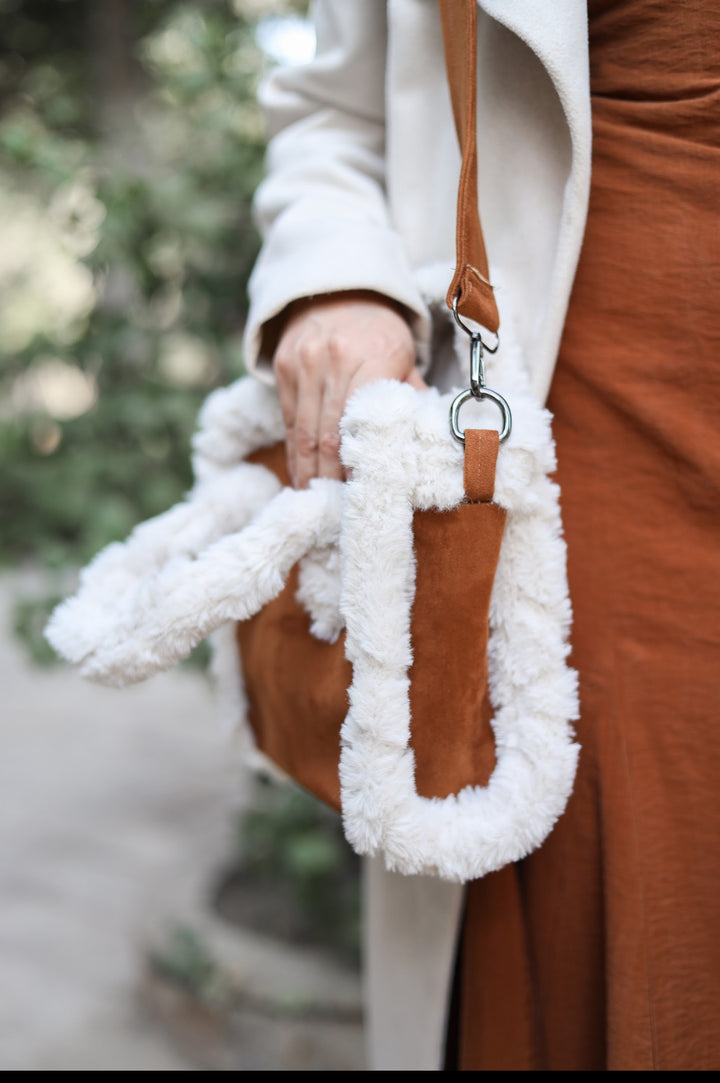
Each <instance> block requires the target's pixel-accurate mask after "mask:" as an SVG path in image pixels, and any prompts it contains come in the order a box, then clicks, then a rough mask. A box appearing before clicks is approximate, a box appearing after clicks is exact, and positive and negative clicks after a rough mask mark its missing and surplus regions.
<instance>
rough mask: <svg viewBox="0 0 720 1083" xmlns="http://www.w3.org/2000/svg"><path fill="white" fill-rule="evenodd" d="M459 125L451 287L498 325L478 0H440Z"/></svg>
mask: <svg viewBox="0 0 720 1083" xmlns="http://www.w3.org/2000/svg"><path fill="white" fill-rule="evenodd" d="M438 2H439V5H440V17H441V20H442V29H443V41H444V44H445V63H446V65H447V71H448V82H449V84H450V97H451V98H452V105H453V113H454V115H455V127H456V129H457V133H458V139H459V141H460V150H461V151H462V168H461V170H460V184H459V187H458V207H457V231H456V253H457V262H456V266H455V274H454V276H453V279H452V282H451V283H450V289H449V290H448V295H447V303H448V306H449V307H450V308H452V304H453V300H454V298H455V297H457V298H458V302H457V310H458V312H459V313H460V315H461V316H466V317H467V318H468V319H470V320H475V321H476V322H477V323H480V324H482V326H483V327H487V329H488V330H489V331H497V329H498V327H499V325H500V316H499V314H498V309H497V304H496V302H495V296H494V294H493V288H492V286H491V285H490V282H489V272H488V261H487V255H486V252H485V242H484V240H483V235H482V227H481V226H480V212H479V210H478V188H477V165H478V162H477V0H438Z"/></svg>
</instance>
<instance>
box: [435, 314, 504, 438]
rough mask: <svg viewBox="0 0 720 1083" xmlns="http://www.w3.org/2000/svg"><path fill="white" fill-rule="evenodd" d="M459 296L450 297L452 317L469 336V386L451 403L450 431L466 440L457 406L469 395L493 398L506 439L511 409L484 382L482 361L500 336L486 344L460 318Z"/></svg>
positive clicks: (483, 363) (501, 434) (501, 432)
mask: <svg viewBox="0 0 720 1083" xmlns="http://www.w3.org/2000/svg"><path fill="white" fill-rule="evenodd" d="M457 304H458V298H457V297H454V298H453V306H452V307H453V315H454V317H455V321H456V323H457V324H458V326H459V327H462V329H463V331H464V332H465V334H466V335H469V337H470V387H469V388H467V389H466V390H465V391H461V392H460V394H459V395H457V396H456V397H455V398H454V399H453V401H452V404H451V406H450V431H451V432H452V434H453V436H454V437H455V439H456V440H459V441H460V443H461V444H464V443H465V434H464V432H463V430H462V429H461V428H460V424H459V415H460V407H461V406H462V405H463V404H464V403H466V402H467V401H468V399H471V398H472V399H477V400H478V401H482V400H483V399H492V401H493V402H494V403H495V404H496V405H497V406H498V408H499V410H500V413H501V414H502V428H501V430H500V442H501V443H502V441H503V440H507V438H508V436H509V435H510V433H511V431H512V413H511V412H510V407H509V406H508V403H507V400H506V399H504V398H503V396H502V395H501V394H500V393H499V392H498V391H493V390H492V389H491V388H489V387H488V386H487V385H486V383H485V361H484V352H485V350H487V351H488V353H495V351H496V350H497V348H498V346H499V345H500V338H499V336H498V335H496V341H495V343H494V344H493V345H492V346H488V345H487V343H485V342H483V340H482V336H481V335H480V333H479V331H473V330H472V329H471V328H470V327H468V325H467V324H466V323H465V322H464V321H463V320H462V319H461V318H460V315H459V314H458V310H457Z"/></svg>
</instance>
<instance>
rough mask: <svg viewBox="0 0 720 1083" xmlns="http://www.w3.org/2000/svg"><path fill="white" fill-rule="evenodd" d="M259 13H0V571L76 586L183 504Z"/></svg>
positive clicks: (244, 229)
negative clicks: (34, 572) (62, 571)
mask: <svg viewBox="0 0 720 1083" xmlns="http://www.w3.org/2000/svg"><path fill="white" fill-rule="evenodd" d="M298 6H299V7H302V5H297V4H294V5H293V4H291V5H288V4H285V5H280V4H278V3H262V2H260V0H233V2H231V0H182V2H181V0H177V2H172V0H146V2H145V3H143V4H134V3H130V2H129V0H0V17H1V18H2V26H3V35H2V47H1V49H0V110H1V111H0V216H2V219H3V239H2V242H1V244H0V457H1V458H2V464H3V465H2V471H1V472H0V559H3V560H4V561H5V562H16V561H17V560H19V559H22V558H25V557H30V558H33V559H36V560H40V561H41V562H43V563H44V564H46V565H50V566H58V565H62V564H65V563H68V562H69V563H71V564H75V565H77V564H80V563H82V562H84V561H85V560H86V559H87V558H88V557H90V556H91V555H92V554H93V553H94V552H95V551H97V550H98V549H99V548H100V547H101V546H102V545H104V544H106V543H107V542H109V541H111V540H113V539H116V538H120V537H123V536H125V535H126V534H127V533H128V531H129V529H130V528H131V527H132V525H133V524H134V523H135V522H137V521H138V520H141V519H144V518H147V517H148V516H151V515H154V514H157V513H158V512H159V511H162V510H164V509H165V508H166V507H168V506H169V505H171V504H172V503H174V502H175V501H176V500H177V499H179V497H180V496H181V495H182V493H183V492H184V491H185V490H186V489H187V487H188V485H189V484H190V480H191V479H190V469H189V440H190V435H191V432H192V429H193V426H194V422H195V417H196V413H197V409H198V406H199V404H200V402H201V400H202V399H203V398H204V397H205V395H206V394H207V392H208V391H209V390H210V389H211V388H212V387H214V386H216V385H218V384H221V383H225V382H227V381H228V380H229V379H231V378H233V377H235V376H237V375H238V374H240V372H241V371H242V360H241V350H240V341H241V335H242V329H243V323H244V318H245V312H246V283H247V278H248V275H249V272H250V268H251V266H252V263H253V261H254V258H255V255H256V252H257V246H258V239H257V236H256V233H255V230H254V227H253V224H252V221H251V215H250V200H251V196H252V193H253V190H254V188H255V186H256V184H257V182H258V179H259V177H260V174H261V168H262V157H263V150H264V147H263V133H262V123H261V119H260V116H259V112H258V108H257V104H256V101H255V91H256V86H257V82H258V79H259V76H260V74H261V72H262V70H263V67H264V65H265V63H266V61H265V59H264V57H263V54H262V52H261V50H260V48H259V47H258V45H257V43H256V37H255V31H256V26H257V23H258V20H260V19H262V18H263V17H264V16H266V15H268V14H272V13H275V12H277V11H278V10H279V9H281V8H284V9H289V8H294V9H297V8H298Z"/></svg>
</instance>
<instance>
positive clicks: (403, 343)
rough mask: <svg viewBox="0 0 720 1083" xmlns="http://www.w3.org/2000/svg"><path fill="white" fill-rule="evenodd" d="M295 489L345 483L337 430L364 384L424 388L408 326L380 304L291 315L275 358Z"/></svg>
mask: <svg viewBox="0 0 720 1083" xmlns="http://www.w3.org/2000/svg"><path fill="white" fill-rule="evenodd" d="M273 368H274V370H275V375H276V380H277V386H278V391H279V394H280V406H281V409H282V415H283V421H284V424H285V430H286V444H287V457H288V469H289V472H290V476H291V479H292V483H293V485H294V486H295V487H296V488H305V487H306V486H307V485H308V484H309V482H310V480H311V479H312V478H314V477H329V478H342V477H343V476H344V473H343V470H342V467H341V464H340V456H339V452H340V432H339V425H340V419H341V417H342V414H343V411H344V409H345V404H346V402H347V400H348V399H349V398H350V396H351V395H352V393H353V392H354V391H355V390H356V389H357V388H358V387H361V386H362V385H363V384H366V383H370V382H373V381H374V380H378V379H383V378H388V377H391V378H394V379H401V380H402V379H404V380H407V381H408V382H409V383H411V384H412V386H413V387H424V386H425V384H424V383H423V381H422V379H421V378H420V376H419V375H418V373H417V370H416V369H415V348H414V342H413V339H412V334H411V332H410V329H409V326H408V324H407V322H406V321H405V320H404V319H403V318H402V317H401V316H400V315H399V314H398V313H397V311H395V309H394V308H393V307H392V306H388V304H387V303H386V302H384V301H383V300H382V299H381V300H379V301H378V300H368V298H367V297H366V296H362V297H360V298H357V297H352V296H350V295H348V297H344V296H341V295H338V296H336V297H334V298H330V299H324V300H323V299H320V298H318V299H317V300H315V299H313V300H312V301H310V302H309V303H308V304H304V305H302V306H300V307H299V308H298V309H296V310H295V311H294V312H292V313H291V315H290V317H289V318H288V320H287V322H286V324H285V326H284V328H283V331H282V333H281V335H280V338H279V341H278V346H277V349H276V351H275V356H274V358H273Z"/></svg>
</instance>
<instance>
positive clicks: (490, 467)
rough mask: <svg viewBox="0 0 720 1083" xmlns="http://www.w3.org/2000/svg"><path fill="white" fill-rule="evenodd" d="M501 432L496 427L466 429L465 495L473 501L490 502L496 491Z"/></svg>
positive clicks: (475, 502)
mask: <svg viewBox="0 0 720 1083" xmlns="http://www.w3.org/2000/svg"><path fill="white" fill-rule="evenodd" d="M499 447H500V434H499V433H498V432H497V430H496V429H465V465H464V467H463V484H464V486H465V496H466V497H467V499H468V500H469V501H470V502H471V503H473V504H478V503H483V504H489V503H490V502H491V500H492V498H493V495H494V493H495V467H496V465H497V457H498V448H499Z"/></svg>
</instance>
